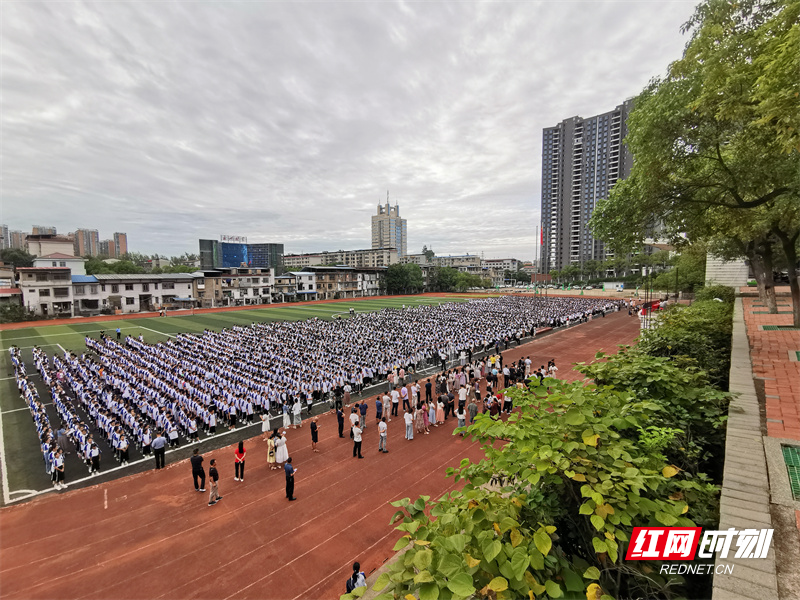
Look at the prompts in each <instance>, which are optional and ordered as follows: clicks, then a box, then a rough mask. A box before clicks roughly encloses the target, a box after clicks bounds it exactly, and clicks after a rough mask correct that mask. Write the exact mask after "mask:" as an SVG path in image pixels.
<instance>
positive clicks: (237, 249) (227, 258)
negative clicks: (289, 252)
mask: <svg viewBox="0 0 800 600" xmlns="http://www.w3.org/2000/svg"><path fill="white" fill-rule="evenodd" d="M242 265H244V266H246V267H260V268H273V269H278V268H280V267H281V266H282V265H283V244H248V243H241V242H218V241H217V240H200V268H201V269H219V268H232V267H241V266H242Z"/></svg>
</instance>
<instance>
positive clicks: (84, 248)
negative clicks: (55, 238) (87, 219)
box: [73, 229, 100, 256]
mask: <svg viewBox="0 0 800 600" xmlns="http://www.w3.org/2000/svg"><path fill="white" fill-rule="evenodd" d="M73 235H74V242H73V245H74V247H75V250H74V252H75V256H97V255H98V254H99V252H100V234H99V233H98V232H97V229H78V230H77V231H76V232H75V233H74V234H73Z"/></svg>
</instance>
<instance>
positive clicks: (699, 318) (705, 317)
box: [637, 300, 733, 390]
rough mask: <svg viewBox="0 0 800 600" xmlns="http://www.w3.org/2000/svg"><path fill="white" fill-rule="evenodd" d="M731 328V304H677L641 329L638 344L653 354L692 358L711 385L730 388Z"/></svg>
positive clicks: (710, 302) (703, 302) (705, 302)
mask: <svg viewBox="0 0 800 600" xmlns="http://www.w3.org/2000/svg"><path fill="white" fill-rule="evenodd" d="M732 331H733V305H732V304H728V303H724V302H716V301H714V300H711V301H702V302H695V303H693V304H692V305H691V306H682V305H677V306H674V307H673V308H671V309H670V310H667V311H664V312H660V313H659V314H658V315H657V316H656V321H655V326H654V327H652V328H651V329H647V330H645V331H643V332H642V334H641V336H640V338H639V343H638V346H637V348H639V350H641V351H642V352H644V353H646V354H650V355H651V356H663V357H677V356H685V357H688V358H691V359H693V360H694V361H695V362H694V364H696V366H698V367H700V368H701V369H702V370H703V371H705V372H706V373H707V374H708V377H709V381H710V383H711V384H712V385H714V386H715V387H717V388H719V389H721V390H727V389H728V375H729V373H728V372H729V370H730V364H731V333H732Z"/></svg>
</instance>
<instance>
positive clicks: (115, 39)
mask: <svg viewBox="0 0 800 600" xmlns="http://www.w3.org/2000/svg"><path fill="white" fill-rule="evenodd" d="M695 4H696V2H640V3H628V2H597V3H589V4H586V3H559V4H554V3H524V4H498V3H489V4H487V3H475V4H465V3H437V4H424V5H416V4H414V5H407V4H405V3H402V2H401V3H393V4H388V3H380V4H379V3H368V4H363V3H360V4H357V5H353V4H350V3H346V4H345V3H342V4H337V3H328V4H323V5H321V6H320V5H316V4H315V5H313V6H312V5H305V4H288V3H286V4H284V3H270V4H256V3H247V4H229V5H181V4H171V5H166V6H164V7H161V6H159V7H158V10H155V9H154V8H153V7H152V6H151V5H147V4H144V5H136V4H104V5H77V4H66V3H61V4H37V3H25V4H22V3H17V4H11V5H9V6H8V7H6V8H5V11H6V16H7V17H8V18H6V19H4V20H3V22H2V25H1V27H2V30H1V31H0V33H2V39H3V42H2V46H1V47H0V53H1V54H2V60H3V64H4V69H3V75H2V81H0V84H2V85H3V89H4V90H5V91H6V93H5V94H4V97H3V111H2V121H1V122H0V124H1V125H2V127H3V132H4V139H5V141H6V143H5V144H4V145H3V154H2V157H1V158H2V165H3V173H2V176H3V190H2V205H1V206H0V222H3V223H7V224H9V226H10V227H11V228H12V229H17V228H18V224H19V223H34V222H36V221H38V220H39V219H40V216H41V215H42V214H46V215H48V221H50V222H52V223H55V224H56V225H57V226H58V227H59V229H60V228H61V227H60V226H61V224H62V223H76V224H82V223H89V222H91V223H92V226H93V227H96V228H98V229H99V230H109V229H111V230H113V229H116V228H117V227H118V226H117V225H111V224H112V223H119V227H122V228H123V229H124V230H125V231H127V232H128V234H129V235H131V236H132V239H134V240H136V243H135V245H134V247H132V248H131V250H134V251H140V252H146V253H149V254H153V253H159V254H166V255H179V254H182V253H183V252H193V251H195V247H196V240H197V239H200V238H209V237H217V236H218V235H219V234H225V233H234V234H239V235H244V236H247V237H248V238H249V239H250V241H251V242H262V241H264V242H270V241H276V242H280V243H283V244H285V247H286V251H287V253H288V252H314V251H322V250H335V249H339V248H342V249H350V248H368V247H370V245H371V239H370V234H371V231H370V227H369V220H368V215H369V216H371V215H372V214H374V207H375V205H377V204H381V203H382V202H383V196H384V195H385V190H386V189H389V190H390V191H391V202H392V204H394V203H395V202H397V203H399V204H400V205H402V207H403V216H404V218H405V219H407V220H408V222H409V225H410V229H409V239H408V249H409V250H408V251H409V252H418V251H419V249H420V248H421V247H422V246H423V245H424V244H427V245H429V246H433V247H434V248H435V249H436V251H437V253H440V254H448V253H462V252H475V253H483V254H484V255H485V256H486V257H504V256H515V257H519V258H525V259H533V258H534V256H535V247H534V244H535V238H536V235H535V227H536V226H537V225H538V223H539V206H540V197H541V196H540V189H541V183H540V180H541V137H540V136H541V131H542V129H543V128H545V127H549V126H552V125H553V123H557V122H560V121H562V120H563V119H564V118H567V117H569V116H570V115H580V116H584V117H586V116H587V115H594V114H598V113H600V112H602V111H603V110H607V107H609V106H615V105H617V104H618V103H619V102H620V100H621V99H624V98H627V97H631V96H634V95H636V94H637V93H639V91H641V89H642V88H643V87H644V85H645V84H646V83H647V81H648V80H649V79H650V78H651V77H653V76H656V75H659V74H662V73H663V72H664V71H665V69H666V67H667V65H668V64H669V62H670V61H672V60H674V59H676V58H678V57H679V56H680V52H681V50H682V48H683V46H684V44H685V42H686V41H687V40H686V38H685V37H684V36H682V35H681V33H680V30H679V29H680V25H681V24H682V23H683V22H684V21H686V20H687V19H688V18H689V17H690V16H691V14H692V12H693V10H694V6H695ZM645 25H646V26H645ZM7 148H14V152H13V153H11V152H10V151H8V150H6V149H7ZM90 217H91V219H90ZM470 223H472V226H471V227H470V226H469V224H470ZM76 226H77V225H76Z"/></svg>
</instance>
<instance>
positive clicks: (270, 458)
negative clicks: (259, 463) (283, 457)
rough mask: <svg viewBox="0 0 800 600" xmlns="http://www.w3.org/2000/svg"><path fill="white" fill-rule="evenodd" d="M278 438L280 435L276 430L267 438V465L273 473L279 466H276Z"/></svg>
mask: <svg viewBox="0 0 800 600" xmlns="http://www.w3.org/2000/svg"><path fill="white" fill-rule="evenodd" d="M277 437H278V433H277V430H276V431H275V432H273V433H272V435H271V436H269V437H268V438H267V464H268V465H269V468H270V470H271V471H274V470H275V469H277V468H278V465H276V464H275V440H276V439H277Z"/></svg>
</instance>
